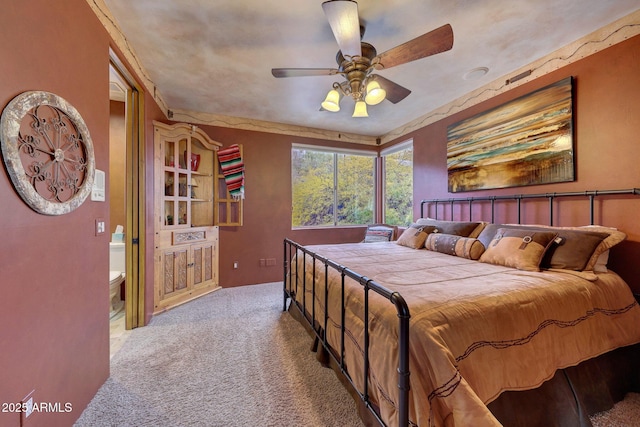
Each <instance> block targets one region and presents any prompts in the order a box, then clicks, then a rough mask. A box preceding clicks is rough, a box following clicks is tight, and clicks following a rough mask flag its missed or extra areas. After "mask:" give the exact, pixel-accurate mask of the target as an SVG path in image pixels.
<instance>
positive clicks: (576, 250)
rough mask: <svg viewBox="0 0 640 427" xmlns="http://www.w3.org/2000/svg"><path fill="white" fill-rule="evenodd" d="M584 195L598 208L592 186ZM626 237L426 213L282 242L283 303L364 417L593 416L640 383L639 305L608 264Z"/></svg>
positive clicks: (455, 422)
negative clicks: (393, 235)
mask: <svg viewBox="0 0 640 427" xmlns="http://www.w3.org/2000/svg"><path fill="white" fill-rule="evenodd" d="M580 194H582V195H583V196H584V195H587V196H588V197H589V198H590V199H591V209H592V211H593V197H592V195H595V193H590V194H587V193H580ZM600 194H605V193H604V192H600ZM613 194H616V193H613ZM631 194H634V195H635V194H636V191H635V190H633V191H632V192H631ZM519 197H522V196H519ZM557 197H561V196H560V195H557V194H554V196H553V198H554V199H556V198H557ZM468 201H469V199H464V202H465V203H467V202H468ZM436 202H437V201H436ZM448 202H450V200H449V201H448ZM553 202H554V200H551V201H550V204H551V203H553ZM490 203H491V206H492V213H491V219H492V220H493V219H494V213H493V205H494V203H495V200H492V201H490ZM517 205H518V217H519V216H520V212H519V211H520V202H519V201H518V203H517ZM471 212H473V209H471V208H470V214H469V217H471ZM592 216H593V215H592ZM551 217H553V216H551ZM625 237H626V235H625V234H624V233H623V232H621V231H619V230H614V229H611V228H609V227H596V226H589V227H554V226H541V225H536V226H523V225H521V224H499V223H494V222H493V221H491V222H488V223H487V222H484V221H477V220H472V219H471V218H469V219H467V220H464V221H454V220H439V219H427V218H421V219H419V220H417V221H416V223H415V224H413V225H412V226H411V227H409V228H408V229H407V230H406V231H404V232H403V233H402V235H401V236H400V237H399V238H398V240H397V241H393V242H376V243H346V244H334V245H311V246H302V245H299V244H297V243H295V242H293V241H291V240H289V239H286V240H285V249H284V252H285V259H287V260H290V262H287V263H285V283H284V308H285V309H287V308H288V309H289V310H290V311H293V310H295V311H297V312H298V314H299V315H298V318H299V319H303V320H304V321H305V322H308V324H309V326H310V329H311V330H313V332H314V334H315V335H316V336H317V339H318V341H319V342H320V343H322V349H323V351H324V354H326V356H327V357H328V358H329V360H330V361H331V362H332V365H333V366H334V368H336V370H337V371H339V372H340V373H341V374H342V375H343V378H344V380H345V381H344V382H345V384H346V385H347V386H348V388H350V389H351V390H352V391H353V392H354V394H355V395H356V396H357V397H358V398H359V399H360V400H361V403H362V406H363V407H364V408H366V409H367V410H368V412H365V413H364V415H363V419H365V420H366V421H367V423H378V424H381V425H388V426H406V425H412V426H470V425H473V426H485V425H486V426H497V425H541V424H540V422H541V421H542V422H544V423H545V425H565V426H569V425H576V426H579V425H589V421H588V414H590V413H592V412H594V411H596V410H602V409H606V406H607V405H610V402H612V401H615V400H619V399H620V398H621V397H622V395H624V392H625V391H628V390H631V389H637V387H638V375H637V367H636V366H635V363H633V360H634V359H635V358H637V356H638V355H639V354H640V353H639V352H638V347H639V346H638V343H640V306H639V305H638V303H637V301H636V300H635V299H634V295H633V293H632V292H631V290H630V288H629V286H628V285H627V284H626V283H625V281H624V280H622V279H621V278H620V276H619V275H618V274H616V273H615V272H613V271H611V270H610V269H607V268H606V265H605V261H603V259H604V258H605V257H606V255H607V254H608V251H609V249H611V248H612V247H613V246H615V245H617V244H618V243H620V242H622V241H623V240H624V239H625ZM541 267H542V268H541ZM287 302H290V304H287ZM365 379H366V380H365ZM525 390H526V391H525ZM603 395H606V397H604V398H603ZM603 401H604V402H603ZM523 405H525V406H526V405H529V406H530V408H525V409H523V408H524V406H523ZM554 406H556V407H557V411H554ZM603 406H604V407H603ZM537 412H541V413H544V414H545V416H546V417H548V418H549V419H551V420H553V421H554V423H553V424H549V423H547V422H546V421H543V420H541V419H540V418H539V417H540V414H538V413H537ZM565 419H566V420H565Z"/></svg>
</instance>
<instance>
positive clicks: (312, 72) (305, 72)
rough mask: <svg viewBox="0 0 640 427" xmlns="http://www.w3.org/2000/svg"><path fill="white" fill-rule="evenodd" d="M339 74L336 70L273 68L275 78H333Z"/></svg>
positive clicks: (272, 72)
mask: <svg viewBox="0 0 640 427" xmlns="http://www.w3.org/2000/svg"><path fill="white" fill-rule="evenodd" d="M337 73H338V70H336V69H335V68H272V69H271V74H273V77H278V78H281V77H305V76H333V75H335V74H337Z"/></svg>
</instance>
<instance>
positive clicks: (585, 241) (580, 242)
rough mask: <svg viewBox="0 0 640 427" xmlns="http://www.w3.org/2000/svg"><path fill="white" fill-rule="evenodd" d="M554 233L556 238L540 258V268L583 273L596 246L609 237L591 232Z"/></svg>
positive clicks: (560, 231)
mask: <svg viewBox="0 0 640 427" xmlns="http://www.w3.org/2000/svg"><path fill="white" fill-rule="evenodd" d="M556 231H557V232H558V237H557V238H556V240H555V244H553V245H551V247H550V248H549V250H548V251H547V252H546V253H545V255H544V257H543V258H542V268H560V269H564V270H574V271H583V270H584V269H585V267H586V266H587V262H589V260H590V259H591V255H593V252H594V251H595V250H596V248H597V247H598V245H600V243H602V241H603V240H604V239H605V238H607V237H608V236H609V235H608V234H606V233H597V232H592V231H578V230H556Z"/></svg>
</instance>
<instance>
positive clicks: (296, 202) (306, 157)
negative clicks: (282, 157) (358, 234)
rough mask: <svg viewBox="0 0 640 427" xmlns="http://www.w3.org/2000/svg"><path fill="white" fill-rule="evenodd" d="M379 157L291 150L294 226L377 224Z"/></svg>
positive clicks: (300, 147) (303, 148) (296, 147)
mask: <svg viewBox="0 0 640 427" xmlns="http://www.w3.org/2000/svg"><path fill="white" fill-rule="evenodd" d="M374 188H375V154H374V153H367V152H364V151H363V152H357V151H337V150H335V149H334V150H330V149H323V148H320V147H309V146H303V145H294V146H293V148H292V150H291V193H292V204H293V207H292V210H293V212H292V216H291V225H292V226H293V227H322V226H337V225H363V224H369V223H372V222H374V221H373V217H374V212H375V191H374Z"/></svg>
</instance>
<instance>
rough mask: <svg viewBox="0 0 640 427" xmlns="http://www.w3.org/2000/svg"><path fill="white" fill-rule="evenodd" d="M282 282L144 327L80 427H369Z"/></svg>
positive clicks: (230, 293)
mask: <svg viewBox="0 0 640 427" xmlns="http://www.w3.org/2000/svg"><path fill="white" fill-rule="evenodd" d="M281 295H282V284H281V283H273V284H263V285H253V286H243V287H238V288H228V289H221V290H220V291H217V292H214V293H212V294H209V295H206V296H204V297H201V298H199V299H197V300H195V301H192V302H190V303H187V304H185V305H182V306H180V307H177V308H175V309H173V310H170V311H168V312H166V313H163V314H161V315H158V316H155V317H154V318H153V319H152V321H151V322H150V324H149V325H148V326H146V327H144V328H138V329H134V330H133V331H132V333H131V335H130V336H129V338H128V339H127V341H126V342H125V343H124V345H123V347H122V349H121V350H120V351H119V352H118V353H116V354H115V355H114V356H113V358H112V359H111V377H110V378H109V379H108V380H107V382H106V383H105V384H104V385H103V386H102V387H101V388H100V390H99V391H98V393H97V395H96V396H95V397H94V399H93V400H92V401H91V403H90V404H89V406H88V407H87V408H86V410H85V411H84V412H83V414H82V415H81V416H80V418H79V419H78V421H77V422H76V424H75V425H76V426H78V427H81V426H91V427H96V426H153V427H161V426H172V427H173V426H207V427H218V426H220V427H223V426H224V427H233V426H243V427H244V426H296V427H298V426H318V427H324V426H336V427H338V426H362V425H363V424H362V422H361V421H360V419H359V417H358V415H357V410H356V406H355V403H354V401H353V399H352V398H351V396H350V395H349V394H348V393H347V392H346V390H345V389H344V387H343V386H342V384H341V383H340V381H339V380H338V379H337V377H336V375H335V374H334V372H333V371H332V370H330V369H326V368H323V367H321V365H320V364H319V363H318V362H317V361H316V360H315V353H312V352H311V351H310V347H311V343H312V341H311V338H310V337H309V335H308V334H307V333H306V331H305V330H304V328H303V327H302V326H301V325H300V324H299V323H298V322H297V321H296V320H294V319H293V318H292V317H291V316H290V315H289V314H288V313H284V312H282V296H281Z"/></svg>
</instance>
